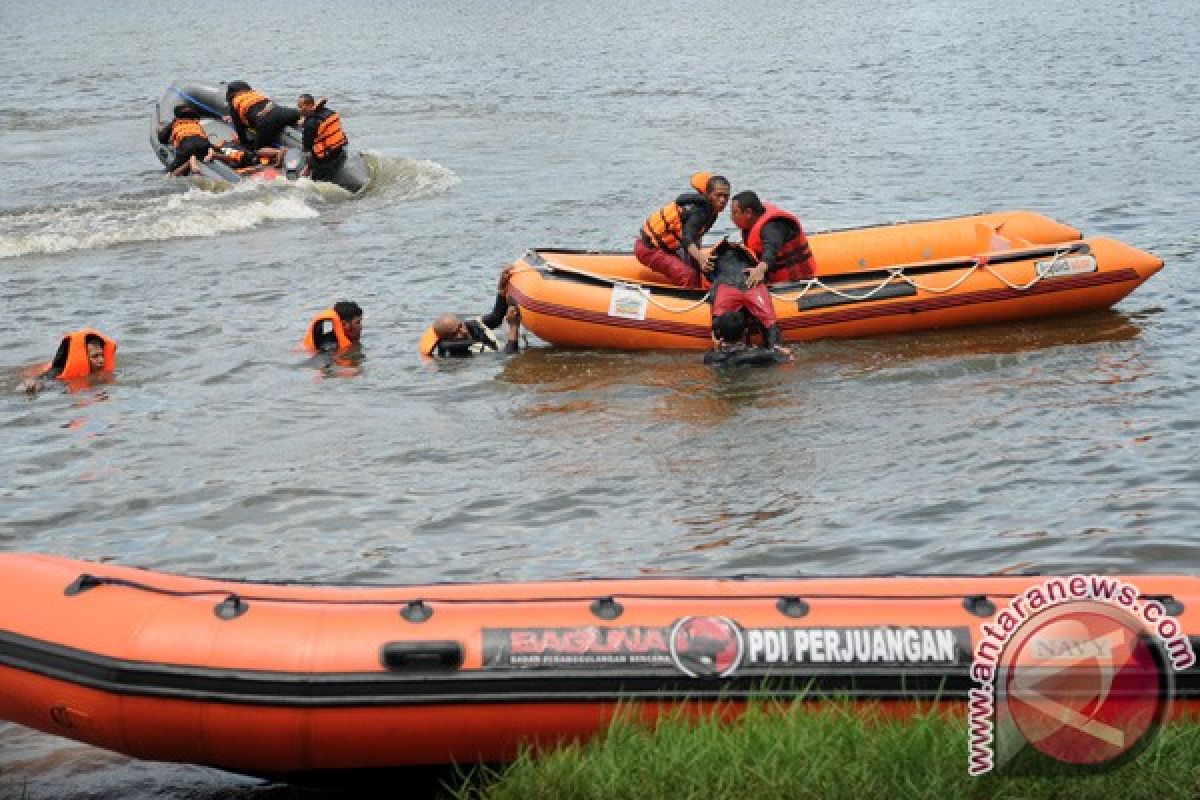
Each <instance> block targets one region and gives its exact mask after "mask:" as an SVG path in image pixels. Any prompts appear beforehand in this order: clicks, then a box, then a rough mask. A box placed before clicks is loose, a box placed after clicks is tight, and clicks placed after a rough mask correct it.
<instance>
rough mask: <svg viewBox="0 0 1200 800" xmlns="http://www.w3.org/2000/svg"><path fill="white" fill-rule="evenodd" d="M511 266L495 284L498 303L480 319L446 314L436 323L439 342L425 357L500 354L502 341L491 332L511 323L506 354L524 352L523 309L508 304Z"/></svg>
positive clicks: (501, 274)
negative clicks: (521, 350) (504, 323)
mask: <svg viewBox="0 0 1200 800" xmlns="http://www.w3.org/2000/svg"><path fill="white" fill-rule="evenodd" d="M512 270H513V268H512V267H506V268H505V269H504V271H503V272H501V273H500V281H499V283H497V284H496V303H495V305H493V306H492V310H491V311H489V312H488V313H487V314H484V315H483V316H482V317H478V318H477V319H467V320H463V319H460V318H459V317H458V316H457V315H455V314H443V315H442V316H440V317H438V318H437V319H436V320H435V321H434V323H433V332H434V334H435V335H436V336H437V343H436V344H435V345H434V347H433V349H432V351H431V352H428V353H425V355H430V356H437V357H441V358H469V357H471V356H474V355H478V354H479V353H485V352H488V351H492V352H498V351H500V342H499V341H498V340H497V339H496V336H495V334H493V333H492V331H493V330H494V329H496V328H499V327H500V323H502V322H505V321H507V322H508V338H507V339H506V340H505V342H504V350H503V352H504V354H505V355H510V354H512V353H516V352H518V351H519V350H520V349H521V344H520V335H521V309H520V308H518V307H517V306H515V305H509V302H508V282H509V280H510V279H511V278H512Z"/></svg>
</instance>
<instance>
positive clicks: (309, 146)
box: [296, 94, 350, 181]
mask: <svg viewBox="0 0 1200 800" xmlns="http://www.w3.org/2000/svg"><path fill="white" fill-rule="evenodd" d="M325 99H326V98H324V97H322V98H321V99H320V100H313V96H312V95H311V94H302V95H300V100H299V102H298V103H297V104H296V108H297V109H298V110H299V112H300V115H301V117H302V119H303V123H302V124H303V130H304V136H303V139H302V145H301V146H302V147H303V148H304V157H305V159H306V160H307V161H308V171H309V175H310V176H311V177H312V179H313V180H314V181H329V180H331V179H332V178H333V176H334V175H336V174H337V171H338V170H339V169H340V168H341V166H342V164H343V163H344V162H345V161H346V145H348V144H349V143H350V140H349V139H348V138H347V137H346V132H345V131H344V130H342V120H341V118H340V117H339V116H338V114H337V112H336V111H334V110H332V109H330V108H327V107H326V106H325Z"/></svg>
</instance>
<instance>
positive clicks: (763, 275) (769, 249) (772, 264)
mask: <svg viewBox="0 0 1200 800" xmlns="http://www.w3.org/2000/svg"><path fill="white" fill-rule="evenodd" d="M729 217H730V219H732V220H733V224H734V225H736V226H738V228H739V229H740V230H741V232H742V242H743V243H744V244H745V245H746V247H748V248H750V250H751V252H753V253H754V256H755V258H757V259H758V264H757V265H756V266H755V267H754V269H753V270H751V272H750V276H749V279H748V281H747V285H748V286H751V287H753V286H756V285H757V284H759V283H761V282H763V281H764V280H765V281H766V282H767V283H785V282H787V281H803V280H808V279H809V278H812V277H813V276H814V275H815V274H816V268H817V264H816V261H815V260H814V259H813V254H812V248H811V247H809V245H808V237H807V236H805V235H804V226H803V225H801V224H800V219H799V218H798V217H797V216H796V215H795V214H792V213H789V212H787V211H784V210H783V209H781V208H779V207H777V206H773V205H771V204H769V203H764V202H762V201H761V200H759V198H758V195H757V194H756V193H754V192H739V193H738V194H736V195H735V196H734V198H733V200H732V201H731V205H730V208H729Z"/></svg>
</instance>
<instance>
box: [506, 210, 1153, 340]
mask: <svg viewBox="0 0 1200 800" xmlns="http://www.w3.org/2000/svg"><path fill="white" fill-rule="evenodd" d="M810 241H811V243H812V248H813V251H814V254H815V257H816V261H817V264H818V282H817V283H814V284H809V283H808V282H801V283H793V284H777V285H773V286H772V287H771V293H772V297H773V302H774V308H775V312H776V316H777V317H778V319H779V324H780V328H781V329H782V331H783V335H784V340H785V341H789V342H799V341H806V340H811V339H824V338H846V337H864V336H878V335H883V334H893V333H911V332H916V331H924V330H934V329H940V328H954V327H963V326H969V325H981V324H990V323H998V322H1009V321H1015V320H1022V319H1033V318H1038V317H1050V316H1059V315H1064V314H1071V313H1077V312H1084V311H1094V310H1098V309H1104V308H1109V307H1111V306H1112V305H1114V304H1115V303H1117V302H1119V301H1120V300H1121V299H1123V298H1124V297H1126V296H1127V295H1128V294H1129V293H1130V292H1132V291H1133V290H1134V289H1136V288H1137V287H1138V286H1139V285H1140V284H1141V283H1142V282H1144V281H1145V280H1146V279H1148V278H1149V277H1150V276H1152V275H1153V274H1154V273H1155V272H1157V271H1158V270H1159V269H1161V267H1162V261H1161V260H1160V259H1158V258H1157V257H1155V256H1153V255H1151V254H1150V253H1146V252H1144V251H1141V250H1138V249H1137V248H1134V247H1130V246H1129V245H1126V244H1123V243H1121V242H1118V241H1115V240H1112V239H1108V238H1103V237H1096V238H1090V239H1081V238H1080V236H1079V232H1078V231H1076V230H1075V229H1073V228H1069V227H1067V226H1064V225H1061V224H1059V223H1056V222H1054V221H1053V220H1050V219H1048V218H1046V217H1042V216H1040V215H1036V214H1032V213H1030V212H1001V213H997V214H987V215H975V216H971V217H960V218H953V219H948V220H937V221H930V222H922V223H903V224H896V225H889V226H883V227H878V228H862V229H855V230H849V231H834V232H829V233H818V234H814V235H813V236H812V237H810ZM660 281H661V277H660V276H658V275H656V274H655V273H653V272H651V271H649V270H647V269H646V268H645V267H643V266H642V265H641V264H639V263H638V262H637V261H636V259H634V257H633V255H632V254H629V253H589V252H576V251H554V250H536V251H531V252H530V253H528V254H526V256H524V257H523V258H522V259H520V260H518V261H517V262H516V264H515V270H514V276H513V279H512V282H511V285H510V286H511V288H510V297H511V299H512V300H513V301H514V302H516V303H517V304H518V305H519V306H520V307H521V314H522V323H523V324H524V325H525V326H526V327H527V328H529V330H531V331H532V332H533V333H535V334H537V335H538V336H539V337H541V338H542V339H544V340H546V341H548V342H550V343H552V344H556V345H562V346H569V347H590V348H611V349H622V350H636V349H707V348H709V347H711V345H712V342H711V335H710V326H711V312H710V306H709V304H708V303H707V302H706V301H705V293H704V292H703V291H689V290H682V289H678V288H676V287H670V286H666V285H663V284H662V283H661V282H660ZM638 295H640V296H641V299H640V300H639V298H638Z"/></svg>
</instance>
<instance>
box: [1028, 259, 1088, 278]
mask: <svg viewBox="0 0 1200 800" xmlns="http://www.w3.org/2000/svg"><path fill="white" fill-rule="evenodd" d="M1034 266H1035V267H1036V268H1037V273H1038V275H1040V276H1042V277H1043V278H1053V277H1055V276H1057V275H1082V274H1083V273H1085V272H1095V271H1096V259H1095V258H1094V257H1093V256H1063V257H1060V258H1055V259H1052V260H1050V261H1037V262H1034Z"/></svg>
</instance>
